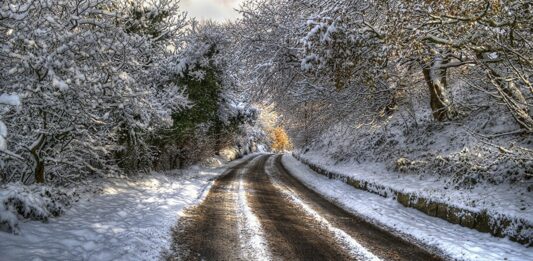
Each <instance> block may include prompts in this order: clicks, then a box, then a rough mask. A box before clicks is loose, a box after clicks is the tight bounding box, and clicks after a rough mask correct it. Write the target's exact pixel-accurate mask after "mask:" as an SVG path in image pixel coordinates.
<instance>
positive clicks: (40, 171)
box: [30, 134, 46, 183]
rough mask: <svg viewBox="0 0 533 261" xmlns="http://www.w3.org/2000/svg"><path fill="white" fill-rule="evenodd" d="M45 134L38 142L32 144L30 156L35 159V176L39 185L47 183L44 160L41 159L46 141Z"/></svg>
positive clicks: (40, 136)
mask: <svg viewBox="0 0 533 261" xmlns="http://www.w3.org/2000/svg"><path fill="white" fill-rule="evenodd" d="M45 138H46V137H45V136H44V134H39V137H38V138H37V140H36V141H35V142H34V143H33V144H32V146H31V147H30V154H31V156H32V157H33V164H34V168H33V174H34V175H35V182H37V183H44V182H45V176H44V160H43V159H42V158H41V155H40V154H41V153H40V152H41V148H42V147H43V145H44V141H45Z"/></svg>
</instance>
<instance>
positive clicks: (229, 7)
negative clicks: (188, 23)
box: [181, 0, 244, 22]
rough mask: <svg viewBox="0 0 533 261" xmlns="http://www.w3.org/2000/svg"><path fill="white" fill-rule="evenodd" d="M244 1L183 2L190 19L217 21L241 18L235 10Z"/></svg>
mask: <svg viewBox="0 0 533 261" xmlns="http://www.w3.org/2000/svg"><path fill="white" fill-rule="evenodd" d="M243 1H244V0H181V5H182V8H183V10H185V11H187V13H189V17H196V18H198V20H205V19H212V20H215V21H220V22H223V21H226V20H232V19H235V18H237V17H238V16H239V13H237V12H236V11H235V10H234V9H235V8H238V7H239V4H240V3H241V2H243Z"/></svg>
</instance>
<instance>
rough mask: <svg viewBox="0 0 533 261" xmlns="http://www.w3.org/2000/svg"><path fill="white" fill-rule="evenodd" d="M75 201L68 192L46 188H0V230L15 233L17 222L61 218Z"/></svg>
mask: <svg viewBox="0 0 533 261" xmlns="http://www.w3.org/2000/svg"><path fill="white" fill-rule="evenodd" d="M78 199H79V194H78V193H76V192H75V191H74V190H72V189H64V188H58V187H51V186H46V185H30V186H26V185H23V184H22V183H9V184H5V185H2V186H0V231H6V232H11V233H15V234H17V233H18V232H19V226H18V220H19V219H31V220H39V221H43V222H46V221H47V220H48V218H49V217H55V216H59V215H61V214H62V213H63V212H64V211H65V209H66V208H68V207H70V206H71V205H72V203H73V202H75V201H77V200H78Z"/></svg>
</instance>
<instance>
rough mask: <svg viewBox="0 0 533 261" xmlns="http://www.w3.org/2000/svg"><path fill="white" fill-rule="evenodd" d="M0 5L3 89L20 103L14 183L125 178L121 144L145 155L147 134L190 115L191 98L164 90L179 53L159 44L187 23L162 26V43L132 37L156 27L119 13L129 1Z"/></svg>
mask: <svg viewBox="0 0 533 261" xmlns="http://www.w3.org/2000/svg"><path fill="white" fill-rule="evenodd" d="M127 2H128V4H131V6H132V8H133V7H139V6H143V7H146V8H150V12H148V15H147V16H148V17H149V18H150V17H152V18H153V15H154V14H156V13H158V12H168V10H169V9H165V8H167V7H168V8H175V6H173V5H169V4H171V3H172V2H170V1H153V2H146V1H139V2H135V1H127ZM154 3H166V4H164V5H156V4H154ZM0 5H1V8H0V10H1V12H0V37H1V38H2V41H1V43H0V62H1V63H2V64H3V66H2V68H1V69H0V71H1V73H0V75H1V76H0V85H1V86H2V89H3V91H4V92H6V93H17V94H18V95H19V96H20V100H21V103H22V106H21V107H20V110H19V111H18V112H16V113H10V114H9V115H4V118H5V122H6V123H7V125H8V127H9V129H11V130H16V131H12V132H11V135H10V144H11V150H12V151H13V152H14V153H16V154H17V155H21V156H22V158H23V159H22V160H20V159H16V160H15V159H10V158H6V159H5V160H4V161H5V165H4V166H3V167H2V170H1V171H2V172H3V173H8V174H9V175H4V176H6V179H7V181H9V180H13V179H20V180H22V181H23V182H27V183H28V182H32V181H36V182H45V181H46V180H55V181H57V182H62V181H72V180H76V179H78V178H80V177H83V176H85V175H88V174H91V173H93V174H94V173H99V174H104V173H113V172H120V171H121V170H120V169H118V168H117V160H116V157H115V156H116V154H117V153H120V152H121V151H122V150H124V149H126V148H125V146H124V141H123V140H122V139H123V137H125V136H126V137H128V142H130V145H133V147H135V148H139V147H142V146H147V145H146V144H145V142H144V140H143V139H145V134H146V133H150V132H153V131H155V129H156V128H159V126H161V125H163V126H164V125H165V124H166V125H170V123H171V118H170V115H171V113H172V111H173V110H178V109H180V108H182V107H183V106H187V99H186V98H185V96H184V93H183V89H181V88H179V87H178V86H177V85H175V84H170V83H165V82H162V81H160V79H161V78H162V77H160V76H161V75H162V74H165V72H164V71H161V69H160V67H163V66H162V64H161V63H165V62H168V60H167V59H165V57H166V56H168V52H169V48H168V45H171V44H174V43H173V42H170V41H167V42H164V41H162V40H161V39H162V37H161V36H162V35H163V34H165V35H172V34H175V32H176V30H178V29H180V28H183V27H184V26H185V24H184V20H183V19H177V20H175V21H177V23H176V24H172V25H166V27H157V28H158V29H157V31H158V32H157V34H156V33H155V32H152V31H150V32H146V30H148V29H146V30H144V29H138V28H139V27H136V28H137V29H135V30H133V29H132V28H133V25H137V24H142V25H146V24H147V23H150V22H151V21H149V20H148V21H147V20H146V19H144V18H143V16H142V15H140V17H139V16H133V15H132V14H131V13H130V11H131V9H128V8H119V7H123V6H124V1H113V0H95V1H59V0H57V1H55V0H52V1H46V2H43V1H31V0H28V1H14V2H10V1H7V2H3V3H1V4H0ZM171 11H172V12H174V13H169V14H172V15H174V14H177V13H178V12H177V11H175V10H173V9H172V10H171ZM156 20H158V19H156ZM155 22H158V21H155ZM150 30H152V29H150ZM169 38H170V36H169ZM120 160H125V159H124V158H122V159H120ZM133 160H138V158H135V159H133Z"/></svg>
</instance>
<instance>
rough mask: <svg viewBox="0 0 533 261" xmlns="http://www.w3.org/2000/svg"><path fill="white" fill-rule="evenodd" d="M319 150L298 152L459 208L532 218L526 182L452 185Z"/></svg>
mask: <svg viewBox="0 0 533 261" xmlns="http://www.w3.org/2000/svg"><path fill="white" fill-rule="evenodd" d="M324 155H325V154H323V153H321V152H315V151H309V152H307V153H306V154H302V155H300V156H301V157H302V158H303V159H304V160H308V161H310V162H312V163H313V164H317V165H319V166H320V167H321V168H323V169H325V170H328V171H331V172H334V173H342V174H343V175H345V176H347V177H353V178H355V179H357V180H363V181H366V182H369V183H374V184H379V185H381V186H384V187H388V188H392V189H394V190H396V191H400V192H403V193H409V194H415V195H419V196H421V197H423V198H427V199H431V200H432V201H433V202H441V203H445V204H448V205H451V206H456V207H458V208H461V209H467V210H470V211H473V212H481V211H482V210H486V211H487V212H488V213H489V214H492V215H494V216H497V215H505V216H508V217H511V218H519V219H523V220H528V221H531V222H533V197H532V196H531V193H530V192H528V188H527V183H519V184H514V185H510V184H499V185H491V184H478V185H476V186H475V187H474V188H472V189H455V188H454V187H453V186H450V184H447V181H446V179H439V177H438V176H430V175H398V173H394V172H391V171H388V170H387V169H386V167H385V165H383V164H380V163H363V164H353V163H340V164H333V163H332V162H331V161H329V160H328V159H327V157H325V156H324Z"/></svg>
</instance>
